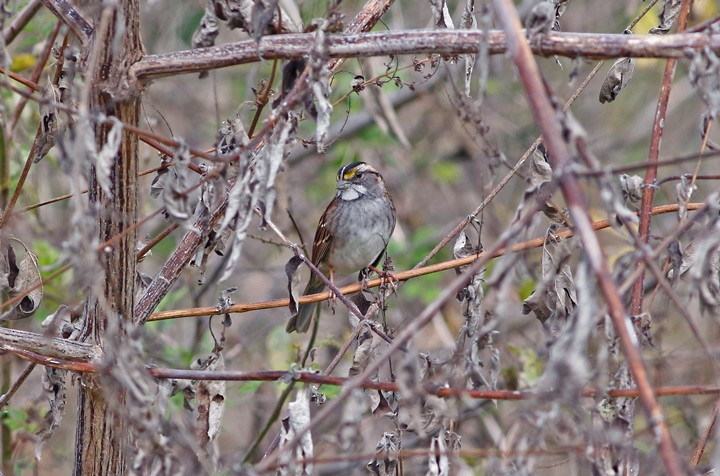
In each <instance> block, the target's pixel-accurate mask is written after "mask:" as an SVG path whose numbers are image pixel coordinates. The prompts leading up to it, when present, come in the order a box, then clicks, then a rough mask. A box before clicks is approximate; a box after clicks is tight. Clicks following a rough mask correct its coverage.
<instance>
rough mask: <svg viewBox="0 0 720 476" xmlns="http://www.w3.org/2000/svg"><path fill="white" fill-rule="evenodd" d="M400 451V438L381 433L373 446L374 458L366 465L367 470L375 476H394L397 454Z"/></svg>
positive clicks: (396, 435) (395, 434) (392, 434)
mask: <svg viewBox="0 0 720 476" xmlns="http://www.w3.org/2000/svg"><path fill="white" fill-rule="evenodd" d="M399 450H400V437H399V436H398V434H397V433H388V432H386V433H383V436H382V438H380V441H378V444H377V445H376V446H375V456H374V457H373V459H372V460H370V462H369V463H368V464H367V468H368V470H370V472H371V473H372V474H374V475H375V476H395V474H396V473H395V470H396V468H397V452H398V451H399Z"/></svg>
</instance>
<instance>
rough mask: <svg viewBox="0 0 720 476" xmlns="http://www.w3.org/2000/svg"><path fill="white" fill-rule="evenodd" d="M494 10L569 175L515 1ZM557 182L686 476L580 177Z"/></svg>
mask: <svg viewBox="0 0 720 476" xmlns="http://www.w3.org/2000/svg"><path fill="white" fill-rule="evenodd" d="M493 5H494V7H495V13H496V14H497V16H498V18H499V20H500V23H501V25H502V26H503V29H504V30H505V32H506V33H507V35H508V49H509V53H510V57H511V58H512V60H513V62H514V63H515V66H516V67H517V69H518V72H519V76H520V80H521V82H522V84H523V87H524V88H525V91H526V94H527V98H528V102H529V103H530V107H531V109H532V112H533V116H534V117H535V120H536V121H537V123H538V125H539V126H540V129H541V130H542V133H543V137H544V139H545V145H546V148H547V151H548V160H549V161H550V163H551V165H552V166H553V169H554V170H557V171H562V170H565V168H566V167H568V165H569V164H570V163H571V162H572V158H571V154H570V150H569V148H568V145H567V144H566V143H565V141H564V140H563V134H562V129H561V126H560V124H559V121H558V120H557V115H556V113H555V108H554V107H553V105H552V103H551V101H550V98H549V97H548V94H547V92H546V89H545V84H544V82H543V79H542V75H541V73H540V69H539V67H538V65H537V62H536V61H535V58H534V57H533V54H532V51H531V50H530V46H529V45H528V42H527V39H526V38H525V36H524V33H523V30H522V25H521V24H520V18H519V16H518V13H517V10H516V9H515V6H514V5H513V3H512V1H511V0H493ZM559 181H560V189H561V191H562V193H563V196H564V197H565V201H566V203H567V204H568V209H569V211H570V215H571V217H572V220H573V223H574V225H575V229H576V232H577V234H578V237H579V238H580V240H581V242H582V243H583V246H584V249H585V256H586V258H587V260H588V263H589V265H590V267H591V269H592V271H593V273H594V274H595V276H596V279H597V282H598V285H599V287H600V289H601V291H602V293H603V295H604V297H605V302H606V304H607V306H608V311H609V314H610V318H611V320H612V322H613V326H614V328H615V332H616V333H617V335H618V337H619V340H620V346H621V348H622V351H623V354H624V355H625V358H626V359H627V363H628V366H629V368H630V371H631V373H632V375H633V377H634V379H635V381H636V382H637V385H638V389H639V390H640V400H641V401H642V404H643V407H644V408H645V411H646V412H647V414H648V417H649V423H650V425H651V426H652V427H653V430H654V432H655V433H656V435H657V438H658V445H659V451H660V455H661V457H662V458H663V462H664V463H665V467H666V468H667V470H668V472H669V473H670V474H672V475H673V476H680V475H681V474H683V470H682V466H681V464H680V460H679V458H678V455H677V451H676V449H675V444H674V442H673V440H672V438H671V436H670V430H669V428H668V425H667V422H666V421H665V418H664V416H663V412H662V408H661V407H660V405H659V403H658V401H657V399H656V397H655V393H654V391H653V388H652V386H651V385H650V381H649V378H648V374H647V369H646V368H645V364H644V362H643V359H642V354H641V353H640V349H639V348H638V345H637V338H636V336H635V335H634V333H632V332H631V330H630V329H629V327H628V326H627V325H626V323H627V313H626V312H625V309H624V308H623V305H622V301H621V299H620V293H619V292H618V288H617V286H616V284H615V282H614V281H613V279H612V275H611V274H610V270H609V269H608V265H607V262H606V260H605V258H604V256H603V253H602V250H601V248H600V243H599V242H598V240H597V237H596V236H595V234H594V233H593V230H592V224H591V222H590V219H589V217H588V214H587V206H586V203H585V199H584V196H583V193H582V189H581V187H580V184H579V183H578V180H577V177H575V176H574V175H572V174H570V173H567V172H566V173H563V174H561V175H560V178H559Z"/></svg>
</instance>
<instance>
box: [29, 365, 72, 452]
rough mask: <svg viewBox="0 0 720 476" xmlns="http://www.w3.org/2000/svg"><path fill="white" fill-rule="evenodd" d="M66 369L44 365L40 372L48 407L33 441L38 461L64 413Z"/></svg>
mask: <svg viewBox="0 0 720 476" xmlns="http://www.w3.org/2000/svg"><path fill="white" fill-rule="evenodd" d="M66 374H67V371H66V370H60V369H56V368H52V367H44V372H43V374H42V388H43V393H44V394H45V398H47V401H48V404H49V405H50V409H49V410H48V412H47V413H46V414H45V417H44V418H43V421H42V423H41V425H40V429H39V430H38V432H37V440H36V443H35V461H36V463H39V462H40V459H41V457H42V450H43V447H44V446H45V443H46V442H47V441H48V440H49V439H50V437H51V436H52V435H53V433H55V430H56V429H57V428H58V427H59V426H60V423H61V422H62V419H63V416H64V415H65V402H66V397H65V375H66Z"/></svg>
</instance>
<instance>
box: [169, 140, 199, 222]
mask: <svg viewBox="0 0 720 476" xmlns="http://www.w3.org/2000/svg"><path fill="white" fill-rule="evenodd" d="M189 163H190V149H189V148H188V146H187V144H185V143H184V142H182V143H181V145H180V147H179V148H178V150H177V151H175V161H174V164H173V166H172V168H171V173H170V175H169V176H168V178H167V179H166V182H165V189H164V191H163V205H164V206H165V211H166V212H167V214H168V216H169V217H170V218H172V219H173V220H176V221H178V222H180V223H182V224H183V225H184V226H185V227H189V226H191V221H190V218H191V217H192V216H193V210H194V209H195V206H194V205H193V204H192V203H190V196H189V194H188V189H189V188H190V177H189V175H190V172H189V170H190V169H189V168H188V164H189Z"/></svg>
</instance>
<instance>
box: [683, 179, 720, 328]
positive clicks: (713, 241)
mask: <svg viewBox="0 0 720 476" xmlns="http://www.w3.org/2000/svg"><path fill="white" fill-rule="evenodd" d="M718 200H719V195H718V194H717V193H714V194H712V195H710V196H709V197H708V198H707V203H708V211H707V213H706V216H707V217H708V222H707V224H706V229H705V233H703V234H702V235H701V237H700V238H698V239H696V241H695V242H694V245H695V246H694V249H692V250H689V249H686V250H685V253H684V256H683V261H684V262H683V268H688V277H689V278H690V281H691V287H690V289H691V291H692V292H693V294H697V296H698V298H699V299H700V306H701V308H702V310H703V312H705V311H709V312H710V313H711V314H712V315H714V316H720V202H719V201H718Z"/></svg>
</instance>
